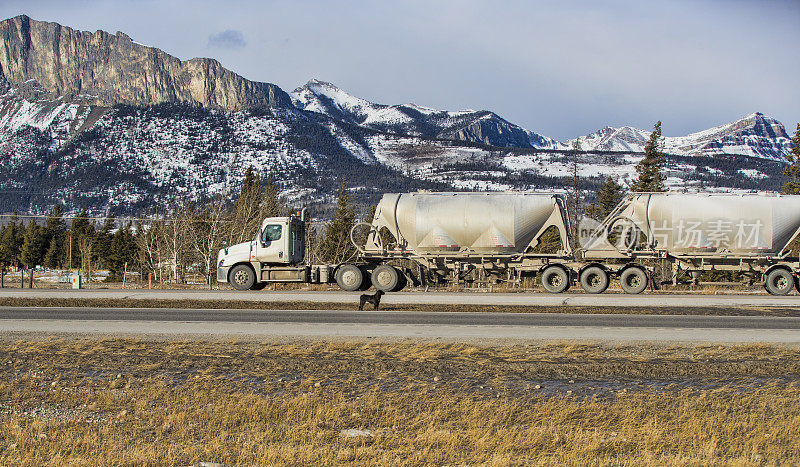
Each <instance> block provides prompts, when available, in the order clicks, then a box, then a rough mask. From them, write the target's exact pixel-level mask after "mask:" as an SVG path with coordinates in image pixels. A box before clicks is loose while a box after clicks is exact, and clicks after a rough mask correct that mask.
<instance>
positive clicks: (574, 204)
mask: <svg viewBox="0 0 800 467" xmlns="http://www.w3.org/2000/svg"><path fill="white" fill-rule="evenodd" d="M580 150H581V141H580V138H576V139H575V143H574V144H573V145H572V208H573V209H572V212H573V215H572V217H573V219H572V232H573V234H572V239H571V240H572V241H571V243H572V248H573V249H574V248H577V247H578V234H577V232H578V216H579V215H580V214H578V212H579V211H578V208H579V207H580V205H579V202H578V152H579V151H580Z"/></svg>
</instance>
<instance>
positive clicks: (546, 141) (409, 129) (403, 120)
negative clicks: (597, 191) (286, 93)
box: [292, 79, 564, 149]
mask: <svg viewBox="0 0 800 467" xmlns="http://www.w3.org/2000/svg"><path fill="white" fill-rule="evenodd" d="M292 97H293V99H294V102H295V105H296V106H297V107H298V108H301V109H303V110H307V111H311V112H318V113H321V114H325V115H327V116H329V117H331V118H335V119H338V120H343V121H346V122H350V123H353V124H356V125H361V126H364V127H367V128H371V129H374V130H378V131H382V132H386V133H393V134H398V135H410V136H420V137H424V138H433V139H443V140H457V141H468V142H473V143H482V144H486V145H489V146H498V147H514V148H539V149H563V148H564V147H563V145H562V144H561V143H559V142H558V141H556V140H554V139H552V138H548V137H546V136H543V135H540V134H538V133H534V132H532V131H530V130H526V129H524V128H521V127H519V126H517V125H514V124H513V123H510V122H508V121H506V120H504V119H503V118H501V117H500V116H499V115H497V114H495V113H494V112H490V111H488V110H479V111H475V110H460V111H447V110H435V109H431V108H428V107H422V106H419V105H416V104H401V105H384V104H375V103H373V102H369V101H367V100H365V99H361V98H359V97H356V96H353V95H351V94H349V93H347V92H345V91H343V90H342V89H340V88H338V87H336V86H335V85H333V84H331V83H328V82H325V81H320V80H317V79H312V80H311V81H309V82H308V83H306V84H305V85H303V86H301V87H299V88H297V89H295V90H294V92H293V93H292Z"/></svg>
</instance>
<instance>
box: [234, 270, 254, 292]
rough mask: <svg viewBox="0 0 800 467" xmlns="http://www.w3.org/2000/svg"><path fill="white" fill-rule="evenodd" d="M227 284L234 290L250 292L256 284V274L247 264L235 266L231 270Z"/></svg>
mask: <svg viewBox="0 0 800 467" xmlns="http://www.w3.org/2000/svg"><path fill="white" fill-rule="evenodd" d="M228 282H229V283H230V284H231V286H232V287H233V288H234V289H236V290H250V289H251V288H252V287H253V284H255V282H256V273H255V272H254V271H253V268H252V267H250V265H249V264H237V265H236V266H234V267H233V268H232V269H231V272H230V275H229V276H228Z"/></svg>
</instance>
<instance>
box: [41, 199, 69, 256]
mask: <svg viewBox="0 0 800 467" xmlns="http://www.w3.org/2000/svg"><path fill="white" fill-rule="evenodd" d="M63 216H64V209H63V208H62V207H61V205H60V204H56V205H55V206H53V209H52V211H50V215H49V216H48V217H47V222H46V223H45V226H44V244H45V245H47V249H46V253H45V255H44V265H45V266H47V267H49V268H57V267H59V266H61V263H62V260H63V258H64V241H65V237H66V231H67V226H66V224H65V222H64V217H63Z"/></svg>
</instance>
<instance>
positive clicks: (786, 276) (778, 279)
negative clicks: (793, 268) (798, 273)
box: [764, 269, 795, 295]
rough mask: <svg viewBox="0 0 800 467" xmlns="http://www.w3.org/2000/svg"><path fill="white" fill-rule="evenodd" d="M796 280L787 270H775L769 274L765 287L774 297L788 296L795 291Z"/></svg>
mask: <svg viewBox="0 0 800 467" xmlns="http://www.w3.org/2000/svg"><path fill="white" fill-rule="evenodd" d="M794 286H795V278H794V276H792V273H791V272H789V271H787V270H786V269H773V270H772V271H770V272H769V273H768V274H767V281H766V283H765V284H764V287H765V288H766V289H767V292H769V293H770V294H772V295H786V294H788V293H789V292H791V291H792V289H794Z"/></svg>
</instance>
